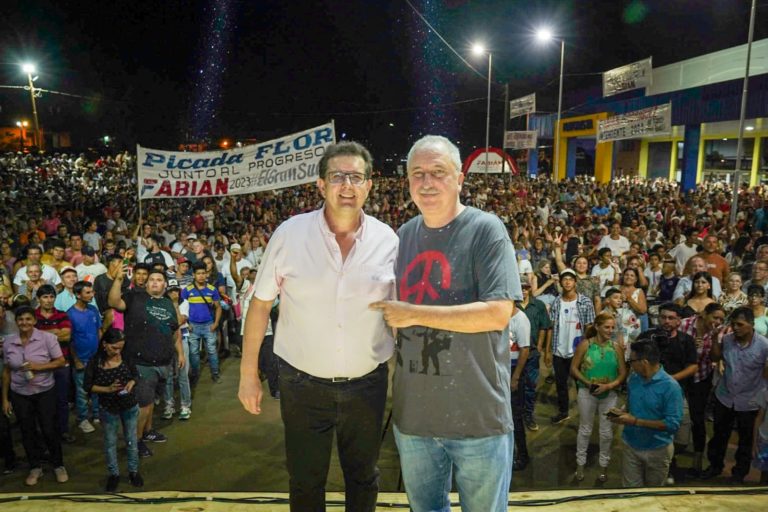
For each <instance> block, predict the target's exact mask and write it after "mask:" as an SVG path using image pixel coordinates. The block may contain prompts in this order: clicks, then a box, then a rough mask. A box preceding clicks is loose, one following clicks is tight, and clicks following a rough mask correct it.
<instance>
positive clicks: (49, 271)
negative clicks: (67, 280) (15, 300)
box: [13, 245, 61, 292]
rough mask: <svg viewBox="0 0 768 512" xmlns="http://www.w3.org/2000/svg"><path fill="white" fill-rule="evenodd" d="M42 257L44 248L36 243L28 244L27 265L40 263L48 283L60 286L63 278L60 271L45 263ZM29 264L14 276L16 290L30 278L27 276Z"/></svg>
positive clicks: (44, 278)
mask: <svg viewBox="0 0 768 512" xmlns="http://www.w3.org/2000/svg"><path fill="white" fill-rule="evenodd" d="M42 257H43V251H42V249H40V247H38V246H36V245H30V246H27V259H26V263H27V265H29V264H30V263H38V264H39V265H40V269H41V271H42V275H41V277H42V279H43V280H44V281H45V282H46V283H48V284H52V285H53V286H56V287H59V285H60V284H61V278H59V273H58V272H56V269H55V268H53V267H52V266H50V265H43V263H42V262H41V261H40V260H41V259H42ZM27 265H24V266H23V267H21V268H20V269H19V270H17V271H16V275H14V276H13V287H14V290H16V291H17V292H18V290H19V286H21V285H22V284H23V283H24V282H26V281H28V280H29V276H27ZM59 288H60V287H59Z"/></svg>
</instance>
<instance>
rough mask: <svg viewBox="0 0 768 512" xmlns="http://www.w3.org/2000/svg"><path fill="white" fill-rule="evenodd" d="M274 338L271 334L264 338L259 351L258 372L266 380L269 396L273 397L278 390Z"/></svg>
mask: <svg viewBox="0 0 768 512" xmlns="http://www.w3.org/2000/svg"><path fill="white" fill-rule="evenodd" d="M274 349H275V338H274V336H272V335H271V334H270V335H268V336H264V341H262V342H261V349H260V350H259V370H261V373H262V374H264V376H265V377H266V378H267V384H269V394H270V395H272V396H275V393H277V392H278V391H279V390H280V385H279V381H278V378H277V376H278V369H277V357H276V356H275V352H274Z"/></svg>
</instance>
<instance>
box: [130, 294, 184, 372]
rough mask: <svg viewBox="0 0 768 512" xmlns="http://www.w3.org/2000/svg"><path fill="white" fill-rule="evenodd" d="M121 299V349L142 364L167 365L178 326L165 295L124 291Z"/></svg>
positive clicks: (177, 320) (171, 359) (173, 349)
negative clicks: (123, 327)
mask: <svg viewBox="0 0 768 512" xmlns="http://www.w3.org/2000/svg"><path fill="white" fill-rule="evenodd" d="M123 301H125V352H126V354H127V355H128V356H129V357H131V358H133V359H134V360H135V362H136V364H138V365H142V366H165V365H168V364H171V361H173V355H174V353H175V351H176V349H175V345H174V344H175V335H174V333H175V332H176V331H177V330H178V328H179V319H178V316H177V315H176V308H175V307H174V306H173V302H171V299H169V298H167V297H164V296H163V297H152V296H150V295H149V294H148V293H147V292H145V291H144V290H128V291H127V292H126V293H124V294H123Z"/></svg>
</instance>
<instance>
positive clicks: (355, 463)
mask: <svg viewBox="0 0 768 512" xmlns="http://www.w3.org/2000/svg"><path fill="white" fill-rule="evenodd" d="M279 367H280V397H281V398H280V412H281V414H282V418H283V423H284V425H285V454H286V461H287V466H288V475H289V490H290V509H291V511H292V512H315V511H325V482H326V479H327V477H328V466H329V464H330V460H331V446H332V442H333V436H334V433H335V435H336V444H337V446H338V449H339V461H340V463H341V469H342V471H343V472H344V484H345V491H346V500H345V501H346V507H345V510H346V511H347V512H366V511H371V512H373V511H374V510H375V508H376V498H377V496H378V492H379V469H378V468H377V467H376V461H377V459H378V457H379V447H380V445H381V431H382V424H383V420H384V403H385V401H386V398H387V382H388V379H387V373H388V370H387V365H386V363H384V364H381V365H379V367H378V368H376V369H375V370H374V371H372V372H371V373H369V374H367V375H365V376H363V377H361V378H359V379H355V380H353V381H350V382H337V383H331V382H327V381H323V380H321V379H316V378H314V377H312V376H310V375H308V374H306V373H304V372H302V371H300V370H297V369H296V368H294V367H292V366H290V365H288V364H287V363H286V362H284V361H282V360H279Z"/></svg>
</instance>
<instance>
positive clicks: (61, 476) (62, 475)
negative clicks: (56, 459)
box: [53, 466, 69, 484]
mask: <svg viewBox="0 0 768 512" xmlns="http://www.w3.org/2000/svg"><path fill="white" fill-rule="evenodd" d="M53 473H54V474H55V475H56V481H57V482H59V483H60V484H63V483H64V482H66V481H67V480H69V474H67V468H65V467H64V466H59V467H57V468H53Z"/></svg>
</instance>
